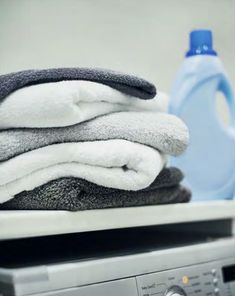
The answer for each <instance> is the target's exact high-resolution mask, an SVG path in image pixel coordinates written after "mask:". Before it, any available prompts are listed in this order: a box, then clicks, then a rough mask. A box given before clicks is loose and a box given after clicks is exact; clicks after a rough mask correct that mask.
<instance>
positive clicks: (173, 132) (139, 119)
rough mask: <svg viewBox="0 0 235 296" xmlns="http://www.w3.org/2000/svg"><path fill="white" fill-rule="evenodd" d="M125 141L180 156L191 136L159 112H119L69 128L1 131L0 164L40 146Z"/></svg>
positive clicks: (178, 123)
mask: <svg viewBox="0 0 235 296" xmlns="http://www.w3.org/2000/svg"><path fill="white" fill-rule="evenodd" d="M109 139H123V140H128V141H131V142H137V143H140V144H145V145H148V146H151V147H153V148H155V149H158V150H160V151H161V152H163V153H165V154H171V155H179V154H181V153H182V152H183V151H184V150H185V149H186V147H187V145H188V140H189V134H188V129H187V127H186V126H185V124H184V123H183V122H182V121H181V120H180V119H179V118H177V117H175V116H173V115H169V114H164V113H156V112H153V113H152V112H118V113H112V114H108V115H104V116H101V117H97V118H95V119H92V120H90V121H87V122H83V123H80V124H77V125H73V126H70V127H60V128H50V129H22V128H21V129H12V130H4V131H2V132H0V161H4V160H8V159H10V158H12V157H14V156H16V155H19V154H21V153H24V152H28V151H31V150H34V149H37V148H40V147H44V146H48V145H52V144H57V143H64V142H81V141H97V140H109Z"/></svg>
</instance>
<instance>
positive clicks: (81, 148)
mask: <svg viewBox="0 0 235 296" xmlns="http://www.w3.org/2000/svg"><path fill="white" fill-rule="evenodd" d="M165 162H166V160H165V156H163V155H161V154H160V153H159V152H158V151H157V150H155V149H153V148H151V147H148V146H145V145H142V144H138V143H133V142H129V141H126V140H107V141H94V142H82V143H81V142H80V143H63V144H54V145H51V146H46V147H43V148H39V149H36V150H33V151H30V152H27V153H23V154H21V155H19V156H16V157H14V158H12V159H10V160H7V161H4V162H1V163H0V202H1V203H2V202H6V201H7V200H10V199H11V198H13V197H14V195H16V194H18V193H20V192H22V191H24V190H33V189H34V188H35V187H38V186H41V185H43V184H46V183H48V182H49V181H51V180H56V179H59V178H62V177H77V178H82V179H85V180H88V181H90V182H93V183H95V184H98V185H102V186H105V187H112V188H117V189H124V190H133V191H136V190H140V189H143V188H146V187H147V186H149V185H150V184H151V183H152V182H153V181H154V180H155V179H156V177H157V175H158V174H159V173H160V171H161V170H162V168H163V167H164V165H165Z"/></svg>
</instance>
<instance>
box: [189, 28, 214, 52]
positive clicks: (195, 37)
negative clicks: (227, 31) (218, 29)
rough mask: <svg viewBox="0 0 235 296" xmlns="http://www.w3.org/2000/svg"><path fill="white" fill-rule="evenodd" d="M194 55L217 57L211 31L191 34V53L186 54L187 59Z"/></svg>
mask: <svg viewBox="0 0 235 296" xmlns="http://www.w3.org/2000/svg"><path fill="white" fill-rule="evenodd" d="M194 55H214V56H216V55H217V53H216V51H215V50H214V49H213V38H212V32H211V31H210V30H194V31H192V32H191V33H190V44H189V51H188V52H187V53H186V57H190V56H194Z"/></svg>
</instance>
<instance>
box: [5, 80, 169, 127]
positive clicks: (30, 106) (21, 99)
mask: <svg viewBox="0 0 235 296" xmlns="http://www.w3.org/2000/svg"><path fill="white" fill-rule="evenodd" d="M166 110H167V96H166V95H165V94H163V93H160V94H158V95H157V96H156V97H155V98H153V99H151V100H142V99H139V98H137V97H133V96H130V95H127V94H124V93H122V92H120V91H117V90H115V89H113V88H111V87H109V86H107V85H104V84H101V83H96V82H91V81H78V80H74V81H60V82H51V83H43V84H38V85H32V86H28V87H24V88H21V89H19V90H17V91H15V92H13V93H12V94H10V95H9V96H7V97H6V98H5V99H4V100H3V102H1V104H0V129H7V128H14V127H15V128H18V127H35V128H39V127H59V126H69V125H73V124H76V123H80V122H83V121H86V120H88V119H91V118H94V117H97V116H99V115H102V114H108V113H112V112H117V111H166Z"/></svg>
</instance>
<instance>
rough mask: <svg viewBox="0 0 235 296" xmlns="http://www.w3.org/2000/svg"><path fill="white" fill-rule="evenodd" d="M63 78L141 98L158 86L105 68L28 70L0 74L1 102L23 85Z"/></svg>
mask: <svg viewBox="0 0 235 296" xmlns="http://www.w3.org/2000/svg"><path fill="white" fill-rule="evenodd" d="M63 80H89V81H93V82H99V83H102V84H106V85H108V86H111V87H113V88H115V89H117V90H119V91H121V92H124V93H126V94H128V95H132V96H135V97H139V98H141V99H151V98H153V97H154V96H155V95H156V88H155V86H154V85H153V84H151V83H149V82H148V81H146V80H144V79H142V78H139V77H136V76H132V75H128V74H123V73H119V72H115V71H111V70H105V69H95V68H94V69H92V68H58V69H45V70H26V71H20V72H15V73H10V74H6V75H2V76H0V102H1V101H2V100H3V99H4V98H5V97H6V96H8V95H9V94H10V93H12V92H14V91H15V90H17V89H20V88H22V87H25V86H29V85H35V84H40V83H46V82H57V81H63Z"/></svg>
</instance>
